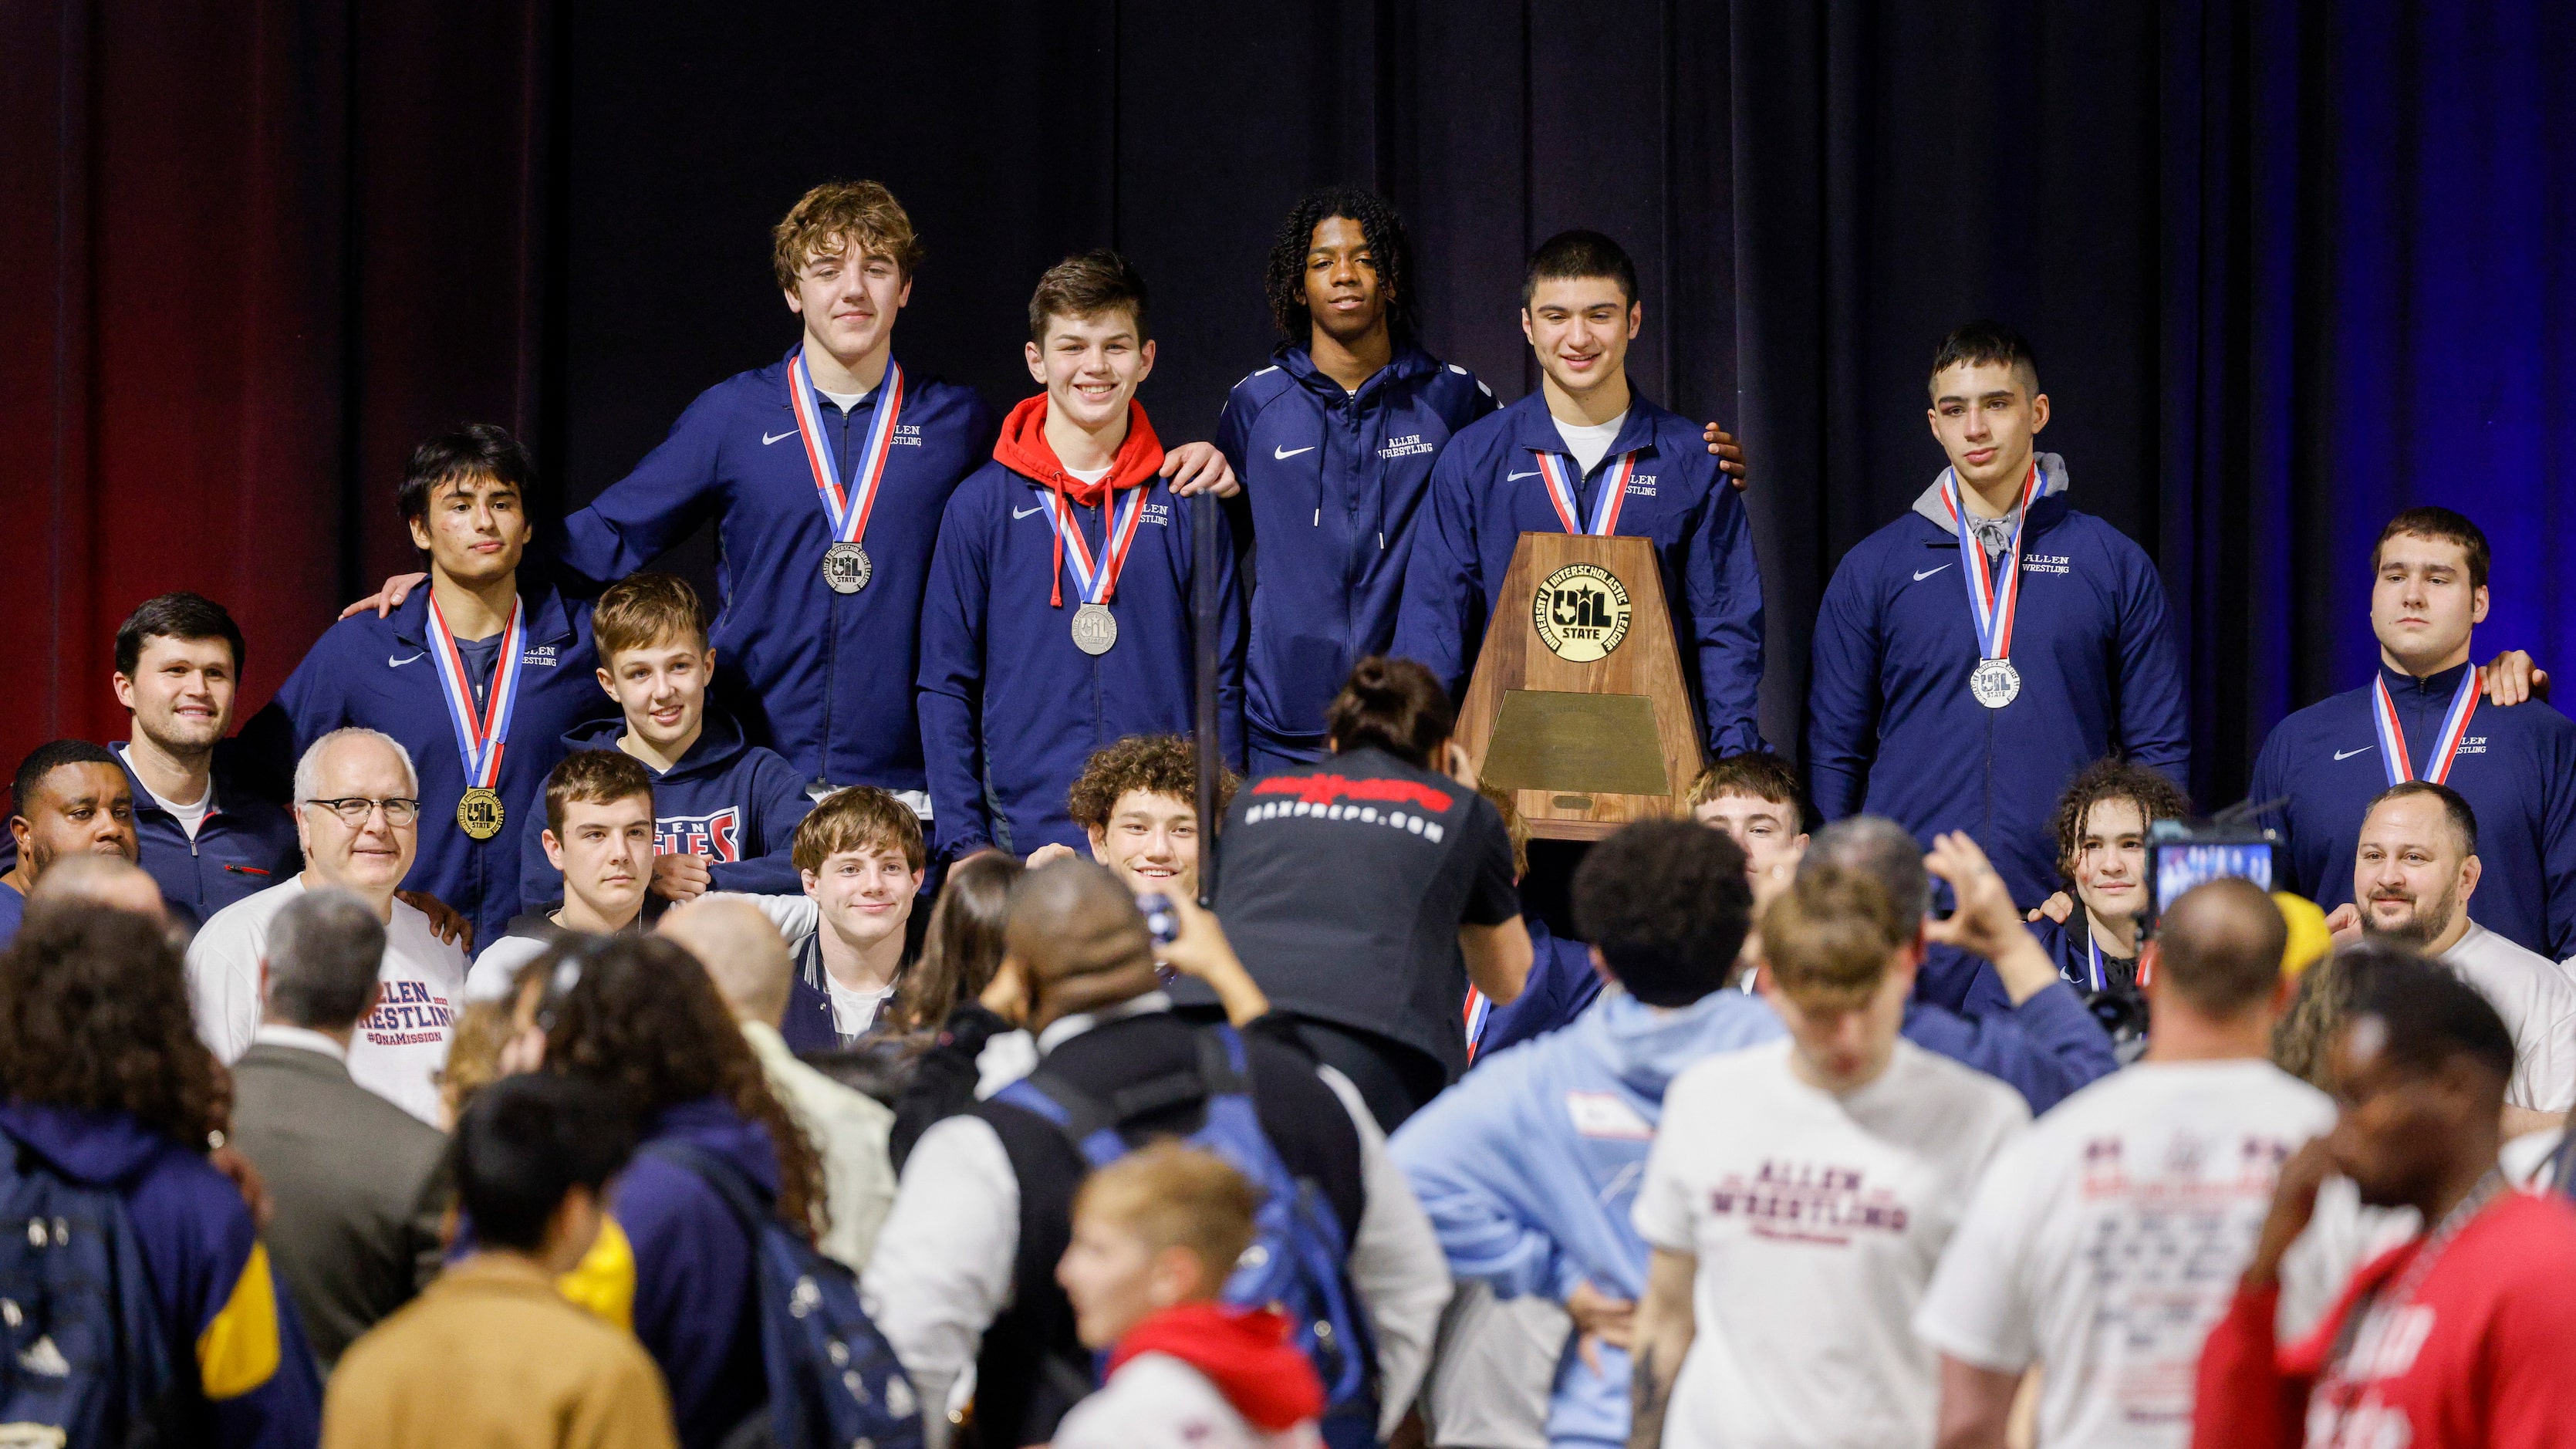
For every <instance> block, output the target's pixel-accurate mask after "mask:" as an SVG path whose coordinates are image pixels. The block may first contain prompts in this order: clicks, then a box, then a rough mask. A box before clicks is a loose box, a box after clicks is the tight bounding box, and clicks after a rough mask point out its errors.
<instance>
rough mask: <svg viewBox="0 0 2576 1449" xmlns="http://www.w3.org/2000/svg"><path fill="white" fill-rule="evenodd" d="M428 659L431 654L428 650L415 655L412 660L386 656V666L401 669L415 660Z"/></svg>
mask: <svg viewBox="0 0 2576 1449" xmlns="http://www.w3.org/2000/svg"><path fill="white" fill-rule="evenodd" d="M428 657H429V652H428V651H427V650H423V651H421V652H420V653H418V654H415V655H413V656H412V657H411V658H410V659H396V658H395V657H393V656H392V655H390V654H388V655H386V656H385V664H386V666H387V667H389V668H393V669H400V668H402V667H403V666H404V665H406V664H409V663H411V662H412V661H413V660H418V659H427V658H428Z"/></svg>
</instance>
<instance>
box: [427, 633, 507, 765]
mask: <svg viewBox="0 0 2576 1449" xmlns="http://www.w3.org/2000/svg"><path fill="white" fill-rule="evenodd" d="M523 611H524V606H523V605H522V604H521V603H520V602H519V601H518V600H516V599H512V600H511V601H510V622H509V624H508V625H507V626H506V627H505V628H503V629H502V631H501V653H500V657H499V658H498V659H497V660H495V661H494V663H493V665H492V692H491V695H490V697H489V698H488V699H487V700H486V701H485V703H484V705H483V707H482V708H480V709H477V708H475V705H474V681H473V680H472V679H471V678H469V677H468V676H467V675H466V673H465V655H464V654H463V652H462V651H460V650H459V649H458V648H457V647H456V635H455V632H454V631H453V630H450V629H449V628H448V627H447V616H446V615H445V614H442V613H440V612H439V608H438V596H437V595H436V594H432V595H430V599H429V657H430V662H431V664H433V665H434V666H436V668H437V670H438V686H439V688H438V692H439V694H440V696H441V697H443V698H444V699H445V700H446V701H447V718H448V721H449V723H451V724H453V725H454V726H455V727H456V752H457V754H459V755H460V756H462V757H463V758H464V761H465V786H466V788H467V789H469V790H489V789H492V788H493V787H494V786H495V785H497V784H499V783H500V779H501V751H502V749H503V747H504V746H506V745H507V744H508V743H509V739H510V716H511V715H512V714H514V713H516V712H517V710H518V704H519V655H520V653H521V652H522V646H523V645H524V644H525V643H526V636H527V627H526V624H525V622H524V620H523V617H522V615H523Z"/></svg>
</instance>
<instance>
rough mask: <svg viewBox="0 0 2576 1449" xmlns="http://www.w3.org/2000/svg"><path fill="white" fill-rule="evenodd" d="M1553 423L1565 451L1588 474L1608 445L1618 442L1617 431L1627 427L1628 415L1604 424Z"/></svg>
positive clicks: (1559, 421)
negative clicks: (1572, 456) (1562, 441)
mask: <svg viewBox="0 0 2576 1449" xmlns="http://www.w3.org/2000/svg"><path fill="white" fill-rule="evenodd" d="M1555 422H1556V431H1557V433H1558V435H1559V436H1561V437H1563V438H1564V439H1565V451H1567V452H1569V453H1572V454H1573V455H1574V461H1575V462H1577V463H1580V464H1582V465H1583V471H1584V472H1586V473H1589V472H1591V471H1592V470H1593V469H1594V468H1596V467H1598V466H1600V463H1601V459H1602V457H1603V456H1604V455H1606V454H1607V453H1608V452H1609V451H1610V445H1611V444H1612V443H1615V442H1617V441H1619V430H1620V429H1621V428H1624V427H1626V426H1628V415H1627V414H1626V413H1624V412H1623V413H1621V414H1619V416H1617V417H1615V418H1612V419H1611V420H1610V421H1608V422H1606V423H1569V422H1567V421H1565V420H1564V419H1563V418H1558V419H1556V420H1555Z"/></svg>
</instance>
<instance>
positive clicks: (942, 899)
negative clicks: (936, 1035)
mask: <svg viewBox="0 0 2576 1449" xmlns="http://www.w3.org/2000/svg"><path fill="white" fill-rule="evenodd" d="M1021 870H1022V867H1021V865H1020V863H1019V862H1018V861H1016V860H1013V859H1012V858H1011V857H1009V856H1007V855H1004V854H1002V853H1001V852H1000V851H986V852H984V853H983V854H981V855H975V856H969V857H967V858H966V859H964V860H961V861H959V862H958V863H957V864H956V865H954V866H951V867H950V868H949V871H948V880H947V882H946V883H945V884H943V885H942V886H940V888H939V901H938V903H937V904H936V905H933V906H932V907H931V908H930V925H929V927H928V929H927V930H925V931H924V932H923V934H922V941H921V960H920V961H918V962H916V963H915V964H914V966H913V968H912V970H911V971H910V972H908V973H906V974H905V976H904V978H903V984H902V985H901V986H899V987H897V988H896V990H895V1002H894V1010H893V1013H892V1021H891V1024H892V1025H893V1026H894V1028H895V1029H896V1030H898V1031H907V1032H923V1031H937V1030H938V1029H939V1027H940V1024H941V1023H942V1022H945V1021H947V1020H948V1014H949V1013H950V1012H952V1011H954V1010H956V1009H957V1005H958V1003H960V1002H965V1001H972V1000H974V999H975V998H976V997H978V996H980V995H982V994H983V991H984V988H985V987H987V986H990V985H992V984H993V968H995V967H997V966H999V965H1001V964H1002V927H1003V925H1004V923H1006V922H1007V921H1008V920H1009V919H1010V914H1011V885H1012V883H1013V882H1014V881H1017V880H1018V879H1019V878H1020V874H1021Z"/></svg>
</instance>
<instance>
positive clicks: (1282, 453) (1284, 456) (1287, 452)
mask: <svg viewBox="0 0 2576 1449" xmlns="http://www.w3.org/2000/svg"><path fill="white" fill-rule="evenodd" d="M1316 446H1317V445H1316V444H1313V443H1308V444H1307V445H1306V446H1304V447H1302V448H1282V447H1278V446H1275V445H1274V446H1273V447H1272V448H1271V449H1270V456H1271V457H1273V458H1276V459H1278V460H1279V461H1280V462H1282V463H1285V462H1287V461H1288V460H1289V459H1291V458H1294V457H1296V456H1297V455H1298V454H1299V453H1311V452H1313V451H1315V448H1316Z"/></svg>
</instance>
